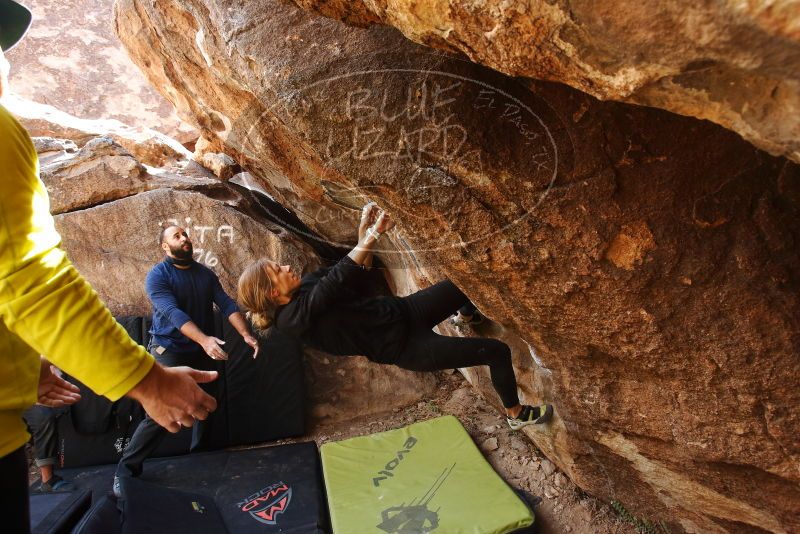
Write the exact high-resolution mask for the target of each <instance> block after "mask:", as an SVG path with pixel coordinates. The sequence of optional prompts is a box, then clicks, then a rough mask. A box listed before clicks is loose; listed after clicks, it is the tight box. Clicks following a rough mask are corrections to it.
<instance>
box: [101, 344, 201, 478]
mask: <svg viewBox="0 0 800 534" xmlns="http://www.w3.org/2000/svg"><path fill="white" fill-rule="evenodd" d="M149 350H150V353H151V354H152V355H153V356H155V358H156V361H157V362H158V363H160V364H161V365H163V366H164V367H177V366H179V365H186V366H189V367H192V368H194V369H199V370H202V371H212V370H214V367H215V362H214V360H212V359H211V357H210V356H208V355H207V354H206V353H205V352H204V351H203V350H202V349H198V350H197V351H195V352H188V353H187V352H180V353H178V352H171V351H168V350H165V351H164V352H162V353H161V354H159V347H158V346H153V347H150V349H149ZM199 385H200V387H201V388H203V390H204V391H205V392H206V393H208V394H210V395H213V396H216V395H215V393H216V391H217V385H216V380H215V381H213V382H209V383H207V384H199ZM205 430H206V424H205V422H203V421H196V422H195V424H194V426H193V427H192V449H195V448H196V447H197V445H198V444H199V443H200V442H201V440H202V437H203V433H204V431H205ZM167 434H169V431H168V430H166V429H165V428H164V427H162V426H161V425H159V424H158V423H156V422H155V421H154V420H152V419H151V418H150V416H149V415H148V416H146V417H145V418H144V420H143V421H142V422H141V423H139V426H138V427H136V431H135V432H134V433H133V437H131V441H130V443H128V446H127V447H125V451H124V452H123V453H122V458H121V459H120V461H119V464H118V465H117V472H116V473H115V475H116V476H118V477H119V476H132V477H138V476H139V475H140V474H142V465H143V464H144V461H145V460H146V459H147V458H149V457H150V456H151V455H152V454H153V453H154V452H155V450H156V449H157V448H158V446H159V445H160V444H161V441H162V440H163V439H164V438H165V437H166V435H167Z"/></svg>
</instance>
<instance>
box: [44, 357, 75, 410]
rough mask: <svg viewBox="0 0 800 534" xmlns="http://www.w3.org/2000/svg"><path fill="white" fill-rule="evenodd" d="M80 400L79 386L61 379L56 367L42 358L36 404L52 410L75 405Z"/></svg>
mask: <svg viewBox="0 0 800 534" xmlns="http://www.w3.org/2000/svg"><path fill="white" fill-rule="evenodd" d="M79 400H81V395H80V390H79V389H78V386H76V385H75V384H72V383H71V382H67V381H66V380H64V379H63V378H61V377H60V376H59V375H58V373H57V369H56V368H55V366H53V365H50V362H49V361H47V360H46V359H45V358H42V359H41V369H40V371H39V387H38V390H37V400H36V403H37V404H41V405H42V406H49V407H50V408H60V407H61V406H69V405H70V404H75V403H76V402H78V401H79Z"/></svg>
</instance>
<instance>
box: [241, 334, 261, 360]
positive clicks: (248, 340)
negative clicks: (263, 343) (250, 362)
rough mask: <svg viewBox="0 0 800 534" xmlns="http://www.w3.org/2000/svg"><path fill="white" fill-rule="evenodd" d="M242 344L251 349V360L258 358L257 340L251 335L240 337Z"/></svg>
mask: <svg viewBox="0 0 800 534" xmlns="http://www.w3.org/2000/svg"><path fill="white" fill-rule="evenodd" d="M242 339H244V342H245V343H247V344H248V345H250V346H251V347H252V348H253V358H255V357H256V356H258V340H257V339H256V338H254V337H253V336H251V335H249V334H248V335H246V336H242Z"/></svg>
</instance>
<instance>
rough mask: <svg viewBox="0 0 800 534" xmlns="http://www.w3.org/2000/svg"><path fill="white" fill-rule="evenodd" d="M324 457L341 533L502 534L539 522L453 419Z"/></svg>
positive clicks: (349, 443) (367, 439) (351, 442)
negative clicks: (434, 533)
mask: <svg viewBox="0 0 800 534" xmlns="http://www.w3.org/2000/svg"><path fill="white" fill-rule="evenodd" d="M320 452H321V455H322V470H323V473H324V479H325V488H326V490H327V492H328V506H329V508H330V515H331V526H332V527H333V532H334V533H335V534H359V533H362V532H365V533H366V532H369V533H376V534H382V533H398V534H412V533H418V534H424V533H427V532H438V533H442V534H460V533H474V534H479V533H480V534H484V533H485V534H489V533H492V534H495V533H496V534H503V533H507V532H514V531H516V530H519V529H522V528H525V527H529V526H530V525H531V524H532V523H533V520H534V518H533V514H532V513H531V511H530V510H529V509H528V507H527V506H526V505H525V504H524V503H523V502H522V500H520V498H519V497H518V496H517V495H516V494H515V493H514V492H513V491H512V489H511V488H510V487H509V486H508V485H507V484H506V483H505V482H504V481H503V480H502V479H501V478H500V477H499V476H498V475H497V473H495V472H494V470H493V469H492V467H491V466H490V465H489V463H488V462H487V461H486V460H485V459H484V457H483V455H482V454H481V453H480V451H479V450H478V448H477V447H476V446H475V444H474V443H473V441H472V438H470V436H469V434H467V432H466V430H464V427H463V426H461V423H460V422H459V421H458V419H456V418H455V417H453V416H450V415H448V416H445V417H438V418H436V419H431V420H429V421H423V422H420V423H414V424H413V425H409V426H407V427H404V428H398V429H396V430H390V431H388V432H381V433H379V434H372V435H370V436H361V437H357V438H352V439H348V440H344V441H339V442H336V443H326V444H325V445H323V446H322V447H321V450H320Z"/></svg>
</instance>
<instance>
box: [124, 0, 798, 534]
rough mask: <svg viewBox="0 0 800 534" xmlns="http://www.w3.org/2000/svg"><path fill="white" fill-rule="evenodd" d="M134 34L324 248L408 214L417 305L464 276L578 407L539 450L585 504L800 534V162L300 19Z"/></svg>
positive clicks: (199, 24) (385, 39)
mask: <svg viewBox="0 0 800 534" xmlns="http://www.w3.org/2000/svg"><path fill="white" fill-rule="evenodd" d="M420 5H422V4H420ZM116 25H117V30H118V32H120V34H121V37H122V40H123V42H125V44H126V46H127V47H128V48H129V51H130V53H131V56H132V57H133V59H134V61H135V62H136V63H137V64H138V65H139V66H140V67H141V68H142V69H143V70H144V71H145V73H146V75H147V76H148V78H149V79H150V80H151V82H152V83H153V84H154V85H156V86H157V87H159V88H160V89H161V90H162V91H164V92H165V93H168V94H170V95H171V99H172V101H173V102H175V103H176V105H177V106H178V110H179V112H180V113H181V114H182V116H183V117H184V118H186V119H187V120H191V121H193V122H194V123H195V124H196V125H197V126H198V127H200V128H201V129H202V130H203V134H204V135H205V136H207V137H208V138H209V139H211V138H214V137H216V138H217V139H218V140H219V142H220V143H224V145H225V147H226V152H227V153H228V154H229V155H231V156H232V157H234V158H235V159H236V160H237V161H238V162H239V163H240V164H241V165H242V167H243V168H245V169H247V170H248V171H249V173H250V176H251V177H252V179H253V180H254V181H256V182H257V185H258V186H259V187H262V188H263V189H264V190H265V191H267V192H269V193H270V194H271V195H273V196H274V197H275V198H277V199H279V200H280V201H281V202H282V203H284V205H287V206H291V207H292V208H293V209H294V210H295V212H296V213H297V215H298V217H300V219H301V220H303V222H305V223H306V224H308V225H309V226H311V227H312V228H314V229H315V230H317V231H318V232H319V233H321V234H322V235H324V236H326V237H327V238H328V239H330V240H331V241H333V242H348V241H350V242H351V240H352V237H353V224H352V221H353V220H354V219H355V216H356V215H355V209H356V208H357V207H358V206H360V205H361V204H362V203H363V201H364V200H366V199H367V198H372V199H375V200H378V201H379V202H380V203H381V204H382V205H383V206H385V207H386V208H387V209H388V210H389V211H390V213H391V214H392V215H393V216H395V218H396V219H397V220H398V221H399V229H398V230H397V231H396V232H395V234H394V235H393V236H391V237H390V240H389V243H388V244H387V245H386V250H384V251H383V253H382V258H383V259H384V261H385V262H386V263H387V264H388V265H389V266H390V268H391V277H392V282H393V284H394V289H395V291H396V292H397V293H399V294H403V293H407V292H409V291H411V290H413V289H414V288H415V287H417V286H418V285H421V284H425V283H427V280H438V279H441V278H443V277H450V278H451V279H452V280H454V281H455V282H456V283H457V284H458V285H459V286H460V287H462V288H464V290H465V291H466V292H467V293H468V294H469V296H470V297H472V298H473V300H474V301H475V302H476V303H477V304H478V305H479V306H480V308H481V309H483V310H484V311H485V312H486V314H487V315H488V316H489V317H490V318H491V319H493V320H494V321H495V322H497V323H499V324H502V325H503V326H502V329H500V330H497V332H500V333H501V334H502V336H503V337H504V338H505V339H508V340H509V341H510V342H512V346H513V347H514V348H515V353H516V354H515V356H514V357H515V361H516V362H517V365H518V369H519V371H520V376H521V379H522V382H523V384H522V390H523V393H524V394H525V396H526V398H528V399H530V400H534V399H535V400H538V399H547V400H549V401H552V402H554V404H555V405H556V414H557V416H556V419H555V421H554V422H553V423H552V424H551V425H549V426H547V427H545V428H537V429H535V430H531V431H530V432H529V433H528V434H529V435H530V436H531V437H532V439H533V440H534V441H535V442H536V444H537V445H538V446H539V448H540V449H542V450H543V451H544V452H545V453H546V454H547V455H548V456H549V457H550V458H551V459H552V460H553V461H555V462H556V463H557V464H559V466H560V467H562V468H563V470H564V471H565V472H566V473H567V474H569V476H570V477H571V478H572V479H573V480H574V481H576V483H577V484H578V485H579V486H580V487H581V488H583V489H585V490H587V491H589V492H591V493H593V494H595V495H599V496H601V497H603V498H605V499H608V500H610V499H616V500H618V501H620V502H622V503H623V505H624V506H625V507H626V508H627V509H628V510H631V511H632V512H634V513H635V514H636V515H639V516H646V517H650V518H651V519H656V520H664V521H666V522H667V523H668V524H669V525H670V528H672V529H674V530H675V531H681V530H684V531H687V532H740V531H742V530H745V529H750V530H753V529H762V530H765V531H771V532H791V531H793V530H797V529H800V518H798V515H797V510H798V509H800V508H798V503H799V502H800V484H799V483H800V471H799V470H798V458H800V442H799V441H798V438H797V436H798V435H800V416H799V415H798V414H797V413H796V406H798V404H800V392H798V388H797V387H796V386H797V383H798V379H800V361H798V352H799V351H798V347H799V345H800V340H798V337H797V332H798V331H799V330H800V324H798V321H799V319H798V318H800V302H799V300H798V284H799V281H798V278H797V277H798V273H799V272H800V258H799V257H798V248H797V243H798V239H800V219H799V218H798V212H799V211H800V206H799V205H798V203H799V202H800V182H799V181H800V171H798V167H797V166H796V165H795V164H792V163H790V162H787V161H786V160H784V159H779V158H775V157H771V156H768V155H767V154H765V153H763V152H760V151H758V150H756V149H754V148H753V147H752V146H751V145H749V144H748V143H746V142H744V141H742V140H741V139H740V138H739V137H738V136H737V135H736V134H734V133H732V132H730V131H726V130H724V129H723V128H721V127H719V126H716V125H713V124H710V123H708V122H704V121H698V120H695V119H691V118H686V117H680V116H677V115H673V114H670V113H667V112H664V111H661V110H656V109H649V108H644V107H638V106H632V105H626V104H619V103H610V102H606V103H604V102H599V101H597V100H595V99H594V98H592V97H590V96H587V95H585V94H582V93H580V92H578V91H575V90H573V89H570V88H567V87H565V86H561V85H556V84H551V83H547V82H526V85H525V86H524V87H523V86H522V85H520V84H519V83H518V82H516V81H515V80H512V79H509V78H507V77H505V76H502V75H499V74H497V73H494V72H491V71H489V70H488V69H485V68H482V67H479V66H477V65H474V64H471V63H468V62H464V61H460V60H457V59H454V58H452V57H449V56H444V55H441V54H438V53H434V52H431V51H429V50H427V49H425V48H423V47H420V46H416V45H414V44H412V43H410V42H408V41H407V40H406V39H404V38H403V37H402V36H401V35H399V34H398V33H397V32H395V31H394V30H392V29H388V28H383V27H372V28H369V29H358V28H352V27H347V26H344V25H342V24H340V23H337V22H335V21H331V20H328V19H324V18H321V17H318V16H314V15H312V14H308V13H306V12H303V11H301V10H299V9H298V8H297V7H296V6H294V5H291V4H288V3H283V2H277V1H267V0H260V1H253V2H247V3H244V4H242V3H239V2H234V1H227V0H217V1H213V0H181V1H180V2H167V1H165V0H124V1H122V0H121V1H119V2H118V3H117V9H116ZM167 28H171V30H170V31H166V29H167ZM320 215H322V216H323V217H319V216H320ZM498 328H499V327H498ZM490 332H491V330H490ZM480 376H481V375H480V374H479V373H477V374H472V377H473V379H474V380H475V381H476V382H477V383H478V385H479V387H481V389H482V391H483V392H484V395H485V396H486V397H487V399H492V400H493V402H497V400H496V398H495V397H494V393H493V392H491V391H490V390H489V389H488V388H487V387H486V381H485V380H482V379H481V378H480Z"/></svg>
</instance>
